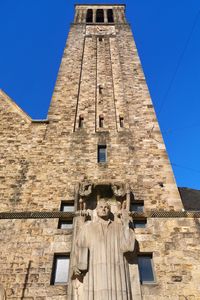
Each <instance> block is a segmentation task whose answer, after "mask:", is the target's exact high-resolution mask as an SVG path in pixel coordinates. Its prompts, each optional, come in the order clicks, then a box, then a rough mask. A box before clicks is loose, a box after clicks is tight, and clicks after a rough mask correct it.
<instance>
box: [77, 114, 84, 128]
mask: <svg viewBox="0 0 200 300" xmlns="http://www.w3.org/2000/svg"><path fill="white" fill-rule="evenodd" d="M83 123H84V118H83V116H80V117H79V121H78V127H79V128H83Z"/></svg>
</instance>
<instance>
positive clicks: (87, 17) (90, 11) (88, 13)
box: [86, 9, 93, 23]
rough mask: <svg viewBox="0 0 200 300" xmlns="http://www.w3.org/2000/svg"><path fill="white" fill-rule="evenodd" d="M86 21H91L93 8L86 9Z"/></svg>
mask: <svg viewBox="0 0 200 300" xmlns="http://www.w3.org/2000/svg"><path fill="white" fill-rule="evenodd" d="M86 22H87V23H92V22H93V10H92V9H88V10H87V16H86Z"/></svg>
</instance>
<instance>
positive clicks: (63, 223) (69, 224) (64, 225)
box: [58, 219, 73, 229]
mask: <svg viewBox="0 0 200 300" xmlns="http://www.w3.org/2000/svg"><path fill="white" fill-rule="evenodd" d="M58 228H59V229H72V228H73V221H72V220H63V219H60V220H59V223H58Z"/></svg>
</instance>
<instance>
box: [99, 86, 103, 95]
mask: <svg viewBox="0 0 200 300" xmlns="http://www.w3.org/2000/svg"><path fill="white" fill-rule="evenodd" d="M99 94H103V87H102V86H101V85H99Z"/></svg>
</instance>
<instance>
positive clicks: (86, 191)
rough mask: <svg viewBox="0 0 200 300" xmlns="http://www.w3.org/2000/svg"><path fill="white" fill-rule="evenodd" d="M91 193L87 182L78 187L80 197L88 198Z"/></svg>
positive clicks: (90, 187) (90, 186)
mask: <svg viewBox="0 0 200 300" xmlns="http://www.w3.org/2000/svg"><path fill="white" fill-rule="evenodd" d="M91 192H92V185H91V184H90V183H88V182H83V183H82V184H81V185H80V189H79V195H80V196H89V195H90V194H91Z"/></svg>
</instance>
